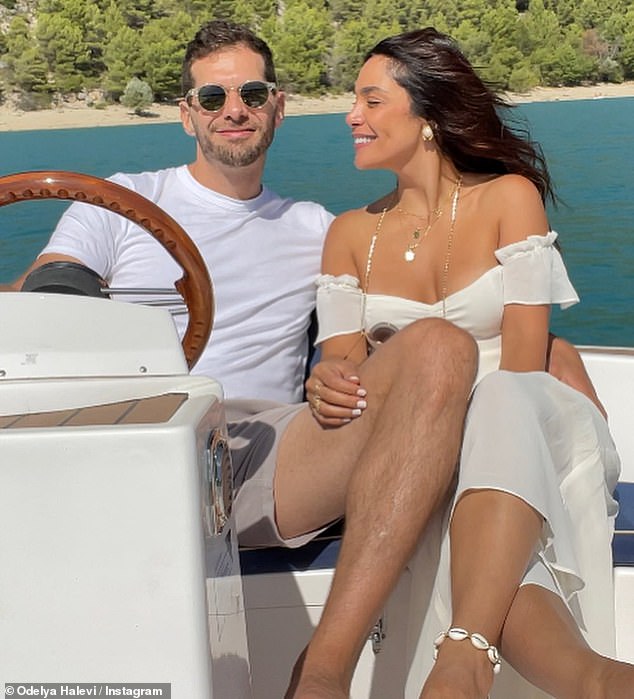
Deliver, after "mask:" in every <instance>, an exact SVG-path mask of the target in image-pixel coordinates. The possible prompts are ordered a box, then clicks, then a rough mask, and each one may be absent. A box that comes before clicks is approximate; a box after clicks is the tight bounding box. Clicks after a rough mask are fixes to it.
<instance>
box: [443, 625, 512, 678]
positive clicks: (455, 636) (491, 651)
mask: <svg viewBox="0 0 634 699" xmlns="http://www.w3.org/2000/svg"><path fill="white" fill-rule="evenodd" d="M446 638H448V639H450V640H451V641H464V640H465V639H466V638H468V639H469V640H470V641H471V645H472V646H473V647H474V648H476V649H477V650H483V651H485V652H486V654H487V658H488V659H489V662H490V663H491V665H493V673H494V674H496V675H497V674H498V673H499V672H500V669H501V667H502V664H501V662H500V654H499V652H498V649H497V648H496V647H495V646H492V645H491V644H490V643H489V642H488V641H487V640H486V638H485V637H484V636H483V635H482V634H479V633H469V632H468V631H467V630H466V629H461V628H460V627H458V626H452V627H451V628H450V629H448V630H447V631H443V632H442V633H441V634H440V635H439V636H437V637H436V639H435V640H434V660H436V658H437V657H438V649H439V648H440V646H441V645H442V644H443V643H444V641H445V639H446Z"/></svg>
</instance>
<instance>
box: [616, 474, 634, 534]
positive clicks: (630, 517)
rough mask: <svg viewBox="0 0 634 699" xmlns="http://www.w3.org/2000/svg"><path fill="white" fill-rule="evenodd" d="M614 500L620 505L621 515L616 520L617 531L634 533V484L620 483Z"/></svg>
mask: <svg viewBox="0 0 634 699" xmlns="http://www.w3.org/2000/svg"><path fill="white" fill-rule="evenodd" d="M614 498H615V499H616V500H617V501H618V503H619V514H618V516H617V518H616V529H617V531H624V530H625V531H631V532H634V483H625V482H623V483H619V484H618V485H617V486H616V491H615V492H614Z"/></svg>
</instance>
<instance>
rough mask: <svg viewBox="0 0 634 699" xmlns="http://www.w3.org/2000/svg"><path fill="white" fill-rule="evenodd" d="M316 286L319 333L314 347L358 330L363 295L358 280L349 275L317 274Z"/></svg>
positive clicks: (361, 313) (359, 327)
mask: <svg viewBox="0 0 634 699" xmlns="http://www.w3.org/2000/svg"><path fill="white" fill-rule="evenodd" d="M315 283H316V285H317V321H318V326H319V329H318V333H317V339H316V340H315V344H319V343H320V342H323V341H324V340H328V339H329V338H331V337H336V336H337V335H348V334H350V333H355V332H359V331H360V330H361V327H362V326H361V318H362V315H363V293H362V292H361V289H359V280H358V279H357V278H356V277H353V276H351V275H349V274H342V275H340V276H338V277H335V276H333V275H332V274H320V275H319V277H317V280H316V282H315Z"/></svg>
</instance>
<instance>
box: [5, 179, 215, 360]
mask: <svg viewBox="0 0 634 699" xmlns="http://www.w3.org/2000/svg"><path fill="white" fill-rule="evenodd" d="M30 199H72V200H74V201H80V202H83V203H86V204H94V205H95V206H100V207H102V208H104V209H108V210H109V211H113V212H115V213H117V214H120V215H121V216H123V217H125V218H127V219H129V220H130V221H132V222H134V223H136V224H137V225H138V226H140V227H141V228H143V229H145V230H146V231H148V233H150V234H151V235H152V236H153V237H154V238H155V239H156V240H157V241H158V242H159V243H160V244H161V245H162V246H163V247H164V248H165V250H166V251H167V252H168V253H169V254H170V255H171V257H172V258H173V259H174V260H175V261H176V263H177V264H178V265H179V266H180V267H181V269H182V270H183V276H182V277H181V278H180V279H179V280H178V281H177V282H176V283H175V284H174V286H175V287H176V290H177V291H178V292H179V293H180V294H181V296H182V297H183V300H184V301H185V305H186V306H187V311H188V313H189V322H188V324H187V329H186V331H185V335H184V336H183V341H182V346H183V352H184V354H185V358H186V360H187V365H188V367H189V368H190V369H191V368H192V367H193V366H194V364H196V362H197V361H198V358H199V357H200V355H201V354H202V352H203V350H204V349H205V346H206V344H207V341H208V339H209V335H210V333H211V327H212V324H213V316H214V296H213V289H212V285H211V279H210V277H209V272H208V271H207V266H206V265H205V262H204V260H203V258H202V257H201V255H200V253H199V252H198V248H197V247H196V246H195V245H194V243H193V242H192V240H191V238H190V237H189V236H188V235H187V233H185V231H184V230H183V228H181V226H180V225H179V224H178V223H176V221H174V219H173V218H172V217H171V216H169V215H168V214H166V213H165V212H164V211H163V210H162V209H161V208H159V207H158V206H157V205H156V204H154V203H153V202H151V201H149V200H148V199H146V198H145V197H143V196H141V195H140V194H137V193H136V192H134V191H132V190H130V189H127V188H126V187H122V186H121V185H119V184H116V183H114V182H109V181H108V180H103V179H101V178H99V177H93V176H92V175H85V174H80V173H76V172H65V171H62V170H43V171H37V172H20V173H17V174H13V175H6V176H5V177H0V206H6V205H7V204H13V203H15V202H20V201H28V200H30Z"/></svg>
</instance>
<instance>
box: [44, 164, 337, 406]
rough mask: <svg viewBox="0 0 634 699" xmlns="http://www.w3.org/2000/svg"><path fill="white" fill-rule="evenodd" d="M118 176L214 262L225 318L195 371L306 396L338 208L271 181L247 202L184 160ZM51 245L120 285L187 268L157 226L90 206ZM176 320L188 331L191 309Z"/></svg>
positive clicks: (281, 397) (235, 387) (229, 387)
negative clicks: (280, 192) (279, 189)
mask: <svg viewBox="0 0 634 699" xmlns="http://www.w3.org/2000/svg"><path fill="white" fill-rule="evenodd" d="M110 179H111V180H112V181H114V182H117V183H119V184H122V185H124V186H126V187H128V188H129V189H133V190H135V191H137V192H138V193H139V194H142V195H143V196H145V197H146V198H148V199H150V200H152V201H153V202H155V203H156V204H158V206H160V207H161V208H162V209H163V210H165V211H166V212H167V213H168V214H170V216H172V217H173V218H174V219H175V220H176V221H177V222H178V223H179V224H180V225H181V226H182V227H183V228H184V229H185V230H186V231H187V233H188V234H189V236H190V237H191V238H192V239H193V241H194V242H195V243H196V245H197V246H198V249H199V250H200V253H201V255H202V257H203V259H204V260H205V261H206V262H207V265H208V268H209V273H210V275H211V278H212V282H213V286H214V293H215V301H216V316H215V320H214V326H213V330H212V334H211V340H210V343H209V345H208V346H207V348H206V349H205V351H204V352H203V354H202V356H201V358H200V359H199V361H198V362H197V364H196V366H195V367H194V368H193V372H192V373H196V374H204V375H207V376H211V377H213V378H215V379H217V380H219V381H220V382H221V383H222V385H223V387H224V390H225V394H226V396H227V397H228V398H263V399H268V400H276V401H281V402H285V403H291V402H297V401H299V400H301V396H302V391H303V385H302V384H303V377H304V369H305V362H306V352H307V336H306V332H307V329H308V325H309V320H310V313H311V311H312V310H313V308H314V306H315V286H314V281H315V277H316V276H317V274H318V273H319V267H320V262H321V250H322V246H323V240H324V236H325V233H326V230H327V228H328V226H329V225H330V222H331V221H332V218H333V217H332V215H331V214H330V213H328V212H327V211H326V210H325V209H324V208H323V207H322V206H320V205H319V204H316V203H313V202H294V201H292V200H290V199H282V198H281V197H279V196H277V195H276V194H274V193H273V192H271V191H270V190H268V189H266V188H264V189H263V191H262V192H261V194H260V195H259V196H257V197H255V198H254V199H249V200H247V201H241V200H236V199H231V198H229V197H226V196H222V195H220V194H218V193H216V192H214V191H212V190H210V189H208V188H206V187H204V186H203V185H201V184H200V183H198V182H197V181H196V180H195V179H194V178H193V177H192V175H191V174H190V172H189V169H188V168H187V166H185V165H183V166H181V167H177V168H169V169H166V170H159V171H157V172H144V173H141V174H137V175H127V174H121V173H118V174H116V175H114V176H113V177H111V178H110ZM43 253H58V254H64V255H70V256H72V257H75V258H77V259H79V260H81V262H83V263H84V264H85V265H87V266H88V267H90V268H91V269H93V270H94V271H96V272H97V273H98V274H100V275H101V276H103V277H104V279H106V280H107V281H108V283H109V285H110V286H112V287H115V288H121V287H125V288H128V287H135V288H138V287H152V288H155V287H159V288H173V286H174V282H175V281H176V280H177V279H179V278H180V277H181V276H182V271H181V269H180V268H179V266H178V265H177V264H176V263H175V262H174V261H173V260H172V258H171V257H170V256H169V255H168V254H167V253H166V252H165V251H164V250H163V248H162V247H161V245H160V244H159V243H158V242H157V241H156V240H154V238H153V237H152V236H151V235H150V234H149V233H147V232H146V231H144V230H143V229H141V228H139V227H138V226H136V225H135V224H133V223H131V222H130V221H128V220H127V219H125V218H123V217H122V216H119V215H117V214H112V213H110V212H108V211H106V210H104V209H101V208H99V207H95V206H90V205H87V204H79V203H75V204H72V206H70V207H69V209H68V210H67V211H66V213H65V214H64V215H63V216H62V218H61V219H60V221H59V223H58V225H57V228H56V229H55V231H54V233H53V235H52V237H51V239H50V241H49V243H48V245H47V246H46V248H45V249H44V250H43ZM174 320H175V323H176V325H177V328H178V330H179V333H180V334H181V336H182V333H183V332H184V329H185V327H186V324H187V315H186V314H184V315H176V316H175V317H174Z"/></svg>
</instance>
